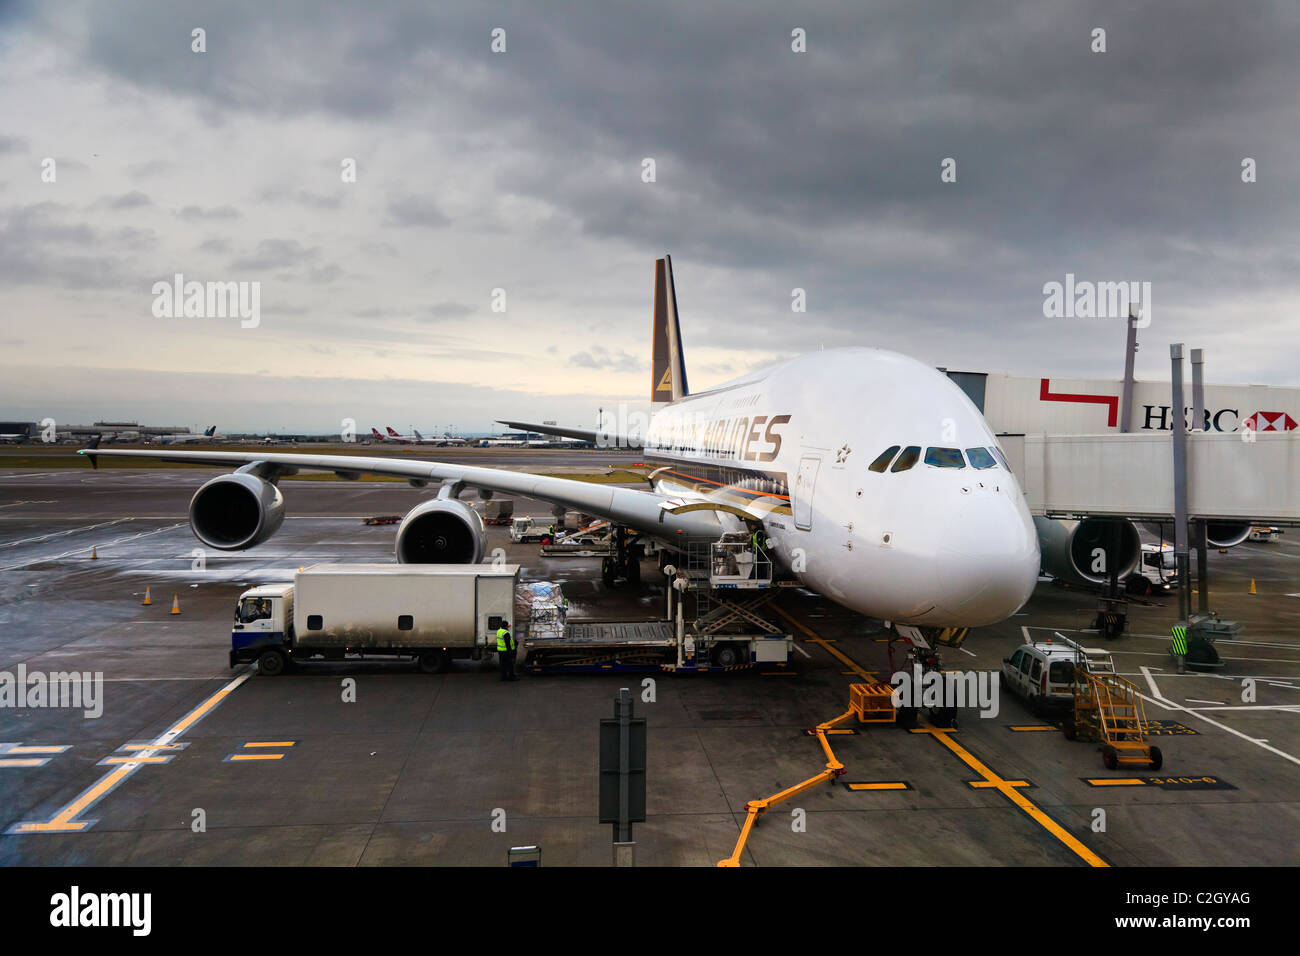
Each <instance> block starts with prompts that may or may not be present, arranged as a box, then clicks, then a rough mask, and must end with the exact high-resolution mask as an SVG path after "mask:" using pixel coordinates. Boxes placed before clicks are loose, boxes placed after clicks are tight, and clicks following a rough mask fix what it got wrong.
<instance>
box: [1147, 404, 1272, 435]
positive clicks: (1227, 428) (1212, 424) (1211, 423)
mask: <svg viewBox="0 0 1300 956" xmlns="http://www.w3.org/2000/svg"><path fill="white" fill-rule="evenodd" d="M1142 407H1143V409H1144V410H1145V412H1146V417H1145V420H1144V421H1143V423H1142V425H1141V428H1142V429H1143V430H1146V431H1155V430H1161V429H1162V430H1164V431H1169V430H1170V429H1171V428H1173V427H1174V425H1173V419H1172V416H1171V415H1170V414H1169V412H1170V408H1169V406H1168V405H1144V406H1142ZM1183 427H1184V428H1187V429H1190V428H1191V427H1192V410H1191V409H1190V408H1184V409H1183ZM1295 427H1296V421H1295V419H1294V418H1292V417H1291V416H1290V415H1288V414H1287V413H1286V412H1255V414H1253V415H1250V416H1249V417H1247V418H1245V419H1242V418H1241V417H1240V416H1239V414H1238V412H1237V409H1235V408H1220V409H1219V410H1218V411H1215V410H1213V409H1209V408H1207V409H1205V420H1204V421H1203V422H1202V423H1201V430H1202V431H1207V432H1208V431H1216V432H1235V431H1238V430H1239V429H1241V428H1247V429H1250V430H1252V431H1257V432H1289V431H1291V430H1293V429H1294V428H1295Z"/></svg>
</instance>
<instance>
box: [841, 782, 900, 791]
mask: <svg viewBox="0 0 1300 956" xmlns="http://www.w3.org/2000/svg"><path fill="white" fill-rule="evenodd" d="M845 786H847V787H848V788H849V789H850V790H906V789H907V784H905V783H903V782H902V781H901V780H899V781H896V782H894V783H850V784H845Z"/></svg>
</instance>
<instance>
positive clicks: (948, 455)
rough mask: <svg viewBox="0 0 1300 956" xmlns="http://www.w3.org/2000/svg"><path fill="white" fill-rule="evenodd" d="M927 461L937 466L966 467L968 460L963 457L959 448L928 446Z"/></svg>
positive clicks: (926, 451)
mask: <svg viewBox="0 0 1300 956" xmlns="http://www.w3.org/2000/svg"><path fill="white" fill-rule="evenodd" d="M925 463H926V464H927V465H933V466H934V467H935V468H965V467H966V462H965V460H964V459H963V458H962V457H961V449H959V448H927V449H926V450H925Z"/></svg>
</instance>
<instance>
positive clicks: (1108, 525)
mask: <svg viewBox="0 0 1300 956" xmlns="http://www.w3.org/2000/svg"><path fill="white" fill-rule="evenodd" d="M1034 528H1035V529H1036V530H1037V531H1038V547H1039V550H1040V551H1041V552H1042V562H1043V570H1044V571H1046V572H1047V573H1048V574H1051V575H1053V576H1055V577H1058V578H1063V579H1065V580H1066V581H1074V582H1087V583H1089V584H1102V583H1104V582H1105V581H1106V580H1107V579H1109V577H1110V574H1111V572H1112V570H1115V571H1118V573H1119V580H1120V581H1121V582H1122V581H1123V580H1124V579H1125V578H1126V577H1128V575H1129V574H1131V573H1132V572H1133V569H1134V568H1136V567H1137V564H1138V561H1139V559H1140V558H1141V557H1142V539H1141V537H1140V536H1139V535H1138V529H1137V525H1135V524H1134V523H1133V522H1132V521H1129V520H1128V519H1127V518H1084V519H1083V520H1082V521H1057V520H1055V519H1053V518H1041V517H1036V518H1034Z"/></svg>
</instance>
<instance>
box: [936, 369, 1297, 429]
mask: <svg viewBox="0 0 1300 956" xmlns="http://www.w3.org/2000/svg"><path fill="white" fill-rule="evenodd" d="M959 374H960V382H959V384H961V386H962V387H963V388H964V389H966V390H967V394H968V395H971V396H972V400H973V401H976V403H977V405H978V407H979V408H980V410H981V411H982V412H983V413H984V417H985V420H986V421H988V423H989V425H991V426H992V427H993V429H994V430H995V431H998V432H1005V433H1010V434H1015V433H1028V432H1044V433H1046V434H1049V435H1084V434H1098V433H1105V432H1117V431H1119V429H1120V412H1121V408H1120V392H1121V390H1122V388H1123V383H1121V382H1119V381H1106V380H1098V379H1090V380H1089V379H1057V380H1055V381H1054V380H1052V379H1049V378H1033V379H1030V378H1016V377H1013V376H1010V375H998V374H988V375H983V374H977V373H959ZM972 379H977V381H976V382H975V384H974V386H972V381H971V380H972ZM1169 397H1170V395H1169V385H1168V384H1165V383H1160V382H1137V383H1135V387H1134V394H1133V411H1132V413H1131V417H1130V422H1131V427H1132V429H1133V431H1134V432H1135V433H1137V432H1142V431H1146V432H1154V431H1166V432H1167V431H1169V430H1170V429H1171V428H1173V424H1174V421H1175V419H1174V415H1175V411H1174V408H1175V406H1174V405H1173V404H1172V403H1171V402H1170V401H1169ZM1188 397H1190V394H1189V395H1188ZM1183 422H1184V425H1185V427H1187V428H1188V429H1191V428H1192V427H1193V421H1192V410H1191V408H1189V407H1187V408H1184V409H1183ZM1200 427H1201V430H1203V431H1206V432H1220V433H1234V432H1238V433H1239V432H1243V431H1254V432H1271V433H1285V432H1291V431H1297V429H1298V427H1300V389H1297V388H1284V387H1278V386H1265V385H1215V384H1207V385H1206V386H1205V411H1204V412H1203V418H1202V419H1201V422H1200Z"/></svg>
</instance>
